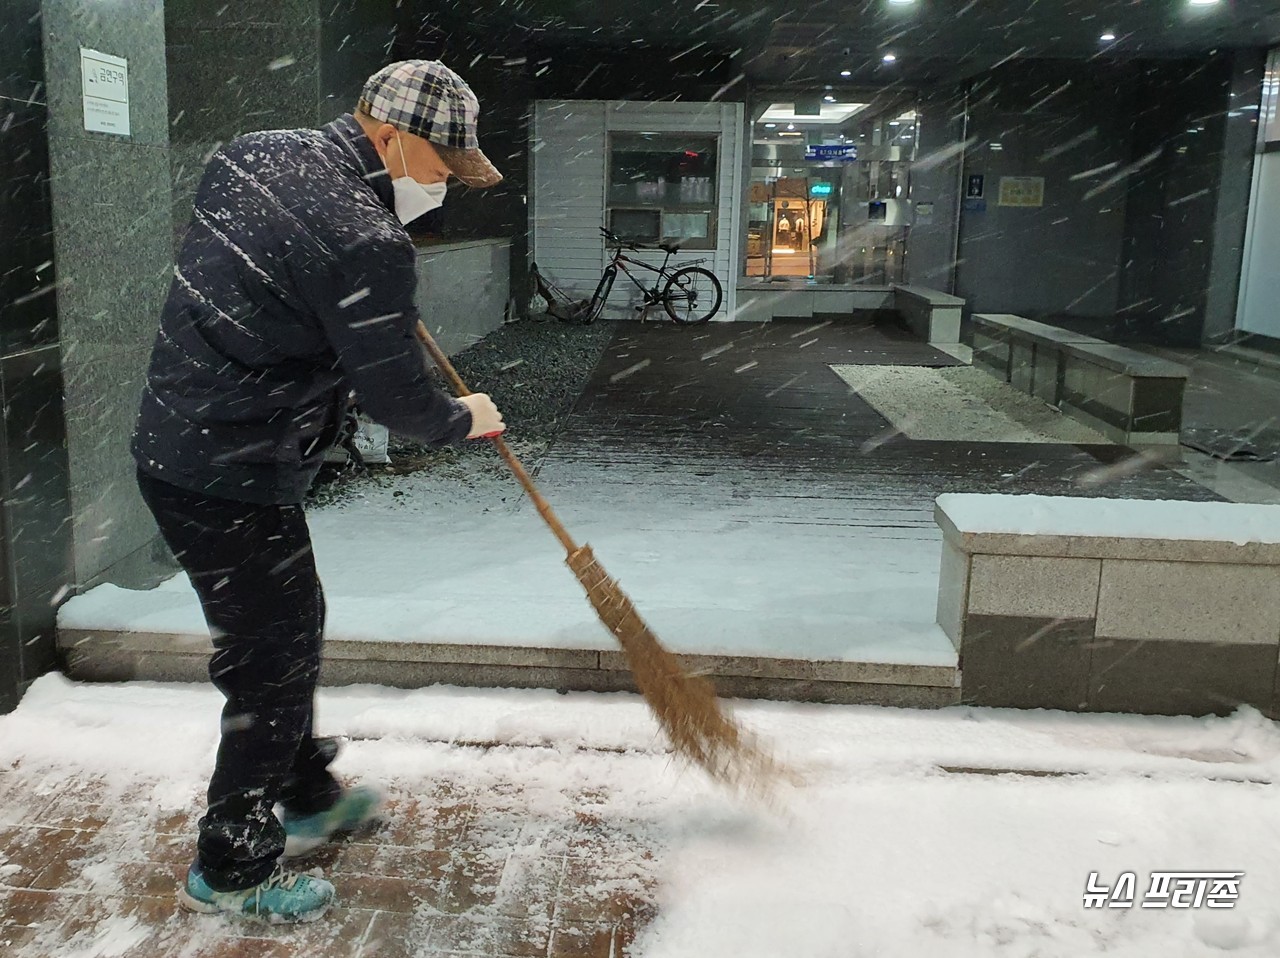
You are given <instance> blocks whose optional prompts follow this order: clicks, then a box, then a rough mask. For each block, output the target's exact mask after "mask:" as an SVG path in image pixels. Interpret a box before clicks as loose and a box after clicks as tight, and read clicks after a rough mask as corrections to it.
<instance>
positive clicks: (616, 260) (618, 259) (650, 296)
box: [606, 246, 706, 304]
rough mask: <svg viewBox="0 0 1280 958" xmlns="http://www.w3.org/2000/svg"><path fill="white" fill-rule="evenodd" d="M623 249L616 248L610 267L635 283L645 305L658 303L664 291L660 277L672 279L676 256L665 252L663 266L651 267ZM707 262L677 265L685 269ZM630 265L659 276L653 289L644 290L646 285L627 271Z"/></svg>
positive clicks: (698, 261)
mask: <svg viewBox="0 0 1280 958" xmlns="http://www.w3.org/2000/svg"><path fill="white" fill-rule="evenodd" d="M622 249H623V248H622V247H621V246H619V247H616V248H615V249H614V251H613V260H612V261H611V262H610V263H609V265H610V266H616V267H617V268H618V269H619V270H621V271H622V273H623V275H624V276H626V277H627V279H629V280H631V282H633V283H635V285H636V288H637V289H638V290H640V292H641V294H643V296H644V301H645V303H647V304H652V303H656V302H658V297H659V296H661V295H662V291H661V290H660V289H658V277H661V278H662V279H666V280H669V279H671V277H672V275H674V272H675V271H674V270H672V269H670V265H671V257H672V256H674V255H675V254H674V253H670V252H667V251H666V250H664V251H663V252H667V255H666V258H665V259H664V260H663V261H662V265H661V266H650V265H649V264H648V263H642V262H641V261H640V260H638V259H632V258H631V257H630V256H627V255H626V254H625V253H623V251H622ZM705 262H706V259H698V260H693V261H691V262H688V263H679V264H677V265H679V266H680V268H681V269H683V268H684V267H686V266H696V265H698V264H700V263H705ZM628 263H630V264H631V265H632V266H639V267H640V268H641V269H647V270H648V271H649V272H651V273H657V274H658V275H657V277H655V278H654V281H653V289H645V288H644V284H643V283H641V282H640V280H638V279H636V278H635V276H633V275H632V273H631V270H629V269H627V264H628ZM607 268H608V267H606V269H607Z"/></svg>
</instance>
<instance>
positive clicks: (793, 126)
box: [787, 123, 796, 130]
mask: <svg viewBox="0 0 1280 958" xmlns="http://www.w3.org/2000/svg"><path fill="white" fill-rule="evenodd" d="M795 128H796V125H795V124H794V123H788V124H787V129H788V130H794V129H795Z"/></svg>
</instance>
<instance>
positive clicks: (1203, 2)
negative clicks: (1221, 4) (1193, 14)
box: [1187, 0, 1218, 7]
mask: <svg viewBox="0 0 1280 958" xmlns="http://www.w3.org/2000/svg"><path fill="white" fill-rule="evenodd" d="M1187 2H1188V3H1190V4H1191V5H1192V6H1193V7H1212V6H1213V5H1214V4H1216V3H1217V2H1218V0H1187Z"/></svg>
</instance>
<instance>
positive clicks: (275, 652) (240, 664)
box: [138, 473, 341, 891]
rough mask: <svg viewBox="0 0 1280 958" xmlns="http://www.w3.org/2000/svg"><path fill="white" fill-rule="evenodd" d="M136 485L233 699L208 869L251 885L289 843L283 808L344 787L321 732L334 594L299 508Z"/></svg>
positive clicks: (328, 799)
mask: <svg viewBox="0 0 1280 958" xmlns="http://www.w3.org/2000/svg"><path fill="white" fill-rule="evenodd" d="M138 486H139V488H140V489H141V490H142V497H143V499H144V500H146V503H147V505H148V506H149V507H150V508H151V512H152V514H153V515H154V516H155V518H156V522H157V523H158V524H159V526H160V532H161V534H162V535H163V536H164V540H165V542H167V543H168V545H169V548H170V549H172V550H173V554H174V555H175V556H176V557H177V559H178V561H179V562H180V563H181V564H182V567H183V568H184V569H186V571H187V575H188V576H190V578H191V584H192V585H193V586H194V587H195V590H196V593H197V594H198V595H199V596H200V604H201V605H202V606H203V607H204V616H205V619H206V620H207V621H208V623H209V631H210V632H211V633H212V635H213V647H214V655H213V659H212V661H211V662H210V663H209V676H210V678H212V679H213V684H214V685H215V686H217V688H218V690H219V691H221V692H222V694H223V695H224V696H226V700H227V701H226V705H225V707H224V708H223V710H222V741H221V744H220V745H219V747H218V759H217V765H216V767H215V768H214V772H213V778H212V779H211V780H210V782H209V807H208V811H207V813H206V814H205V816H204V817H203V818H202V819H201V820H200V839H199V844H198V856H199V859H198V860H199V864H200V869H201V871H202V872H203V873H204V876H205V880H206V881H207V882H208V883H209V885H210V886H212V887H213V888H215V889H217V890H219V891H232V890H235V889H239V888H247V887H249V886H250V885H256V884H257V883H258V882H260V881H262V880H264V879H265V878H266V877H267V876H268V875H270V874H271V871H272V869H273V868H274V867H275V863H276V860H277V859H278V858H279V857H280V854H281V852H282V851H283V850H284V829H283V827H281V825H280V823H279V822H278V821H277V820H276V817H275V815H274V814H273V812H272V809H273V807H274V805H275V804H276V803H277V802H279V803H280V804H282V805H283V806H284V807H285V808H286V809H288V810H289V811H292V812H296V813H298V814H302V815H307V814H314V813H315V812H319V811H323V810H324V809H326V808H329V807H330V806H332V805H333V803H334V802H335V801H336V800H337V798H338V796H339V795H340V794H341V787H340V786H339V784H338V783H337V781H336V780H335V779H334V777H333V775H331V774H330V772H329V768H328V766H329V763H330V762H332V761H333V758H334V755H335V754H336V753H337V743H336V742H334V741H332V740H329V739H317V738H315V737H313V735H312V708H313V700H314V695H315V688H316V680H317V678H318V677H319V673H320V643H321V632H322V631H323V629H324V593H323V592H322V591H321V588H320V579H319V577H318V576H317V575H316V566H315V557H314V555H313V554H312V551H311V535H310V533H309V531H308V529H307V522H306V518H305V517H304V515H303V511H302V507H301V506H262V505H255V504H253V503H248V502H236V501H233V500H230V499H220V498H216V497H212V496H206V495H202V494H200V493H194V492H187V491H185V490H183V489H179V488H177V487H176V486H171V485H169V484H167V483H164V482H160V481H158V480H156V479H154V478H152V477H150V476H148V475H145V474H143V473H139V474H138Z"/></svg>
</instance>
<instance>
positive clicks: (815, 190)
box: [809, 183, 836, 197]
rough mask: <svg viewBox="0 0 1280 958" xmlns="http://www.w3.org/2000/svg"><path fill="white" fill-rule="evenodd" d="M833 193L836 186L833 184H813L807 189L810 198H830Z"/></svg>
mask: <svg viewBox="0 0 1280 958" xmlns="http://www.w3.org/2000/svg"><path fill="white" fill-rule="evenodd" d="M835 191H836V185H835V184H834V183H814V184H813V185H812V186H811V187H809V195H810V196H820V197H826V196H830V195H831V194H832V193H834V192H835Z"/></svg>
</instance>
